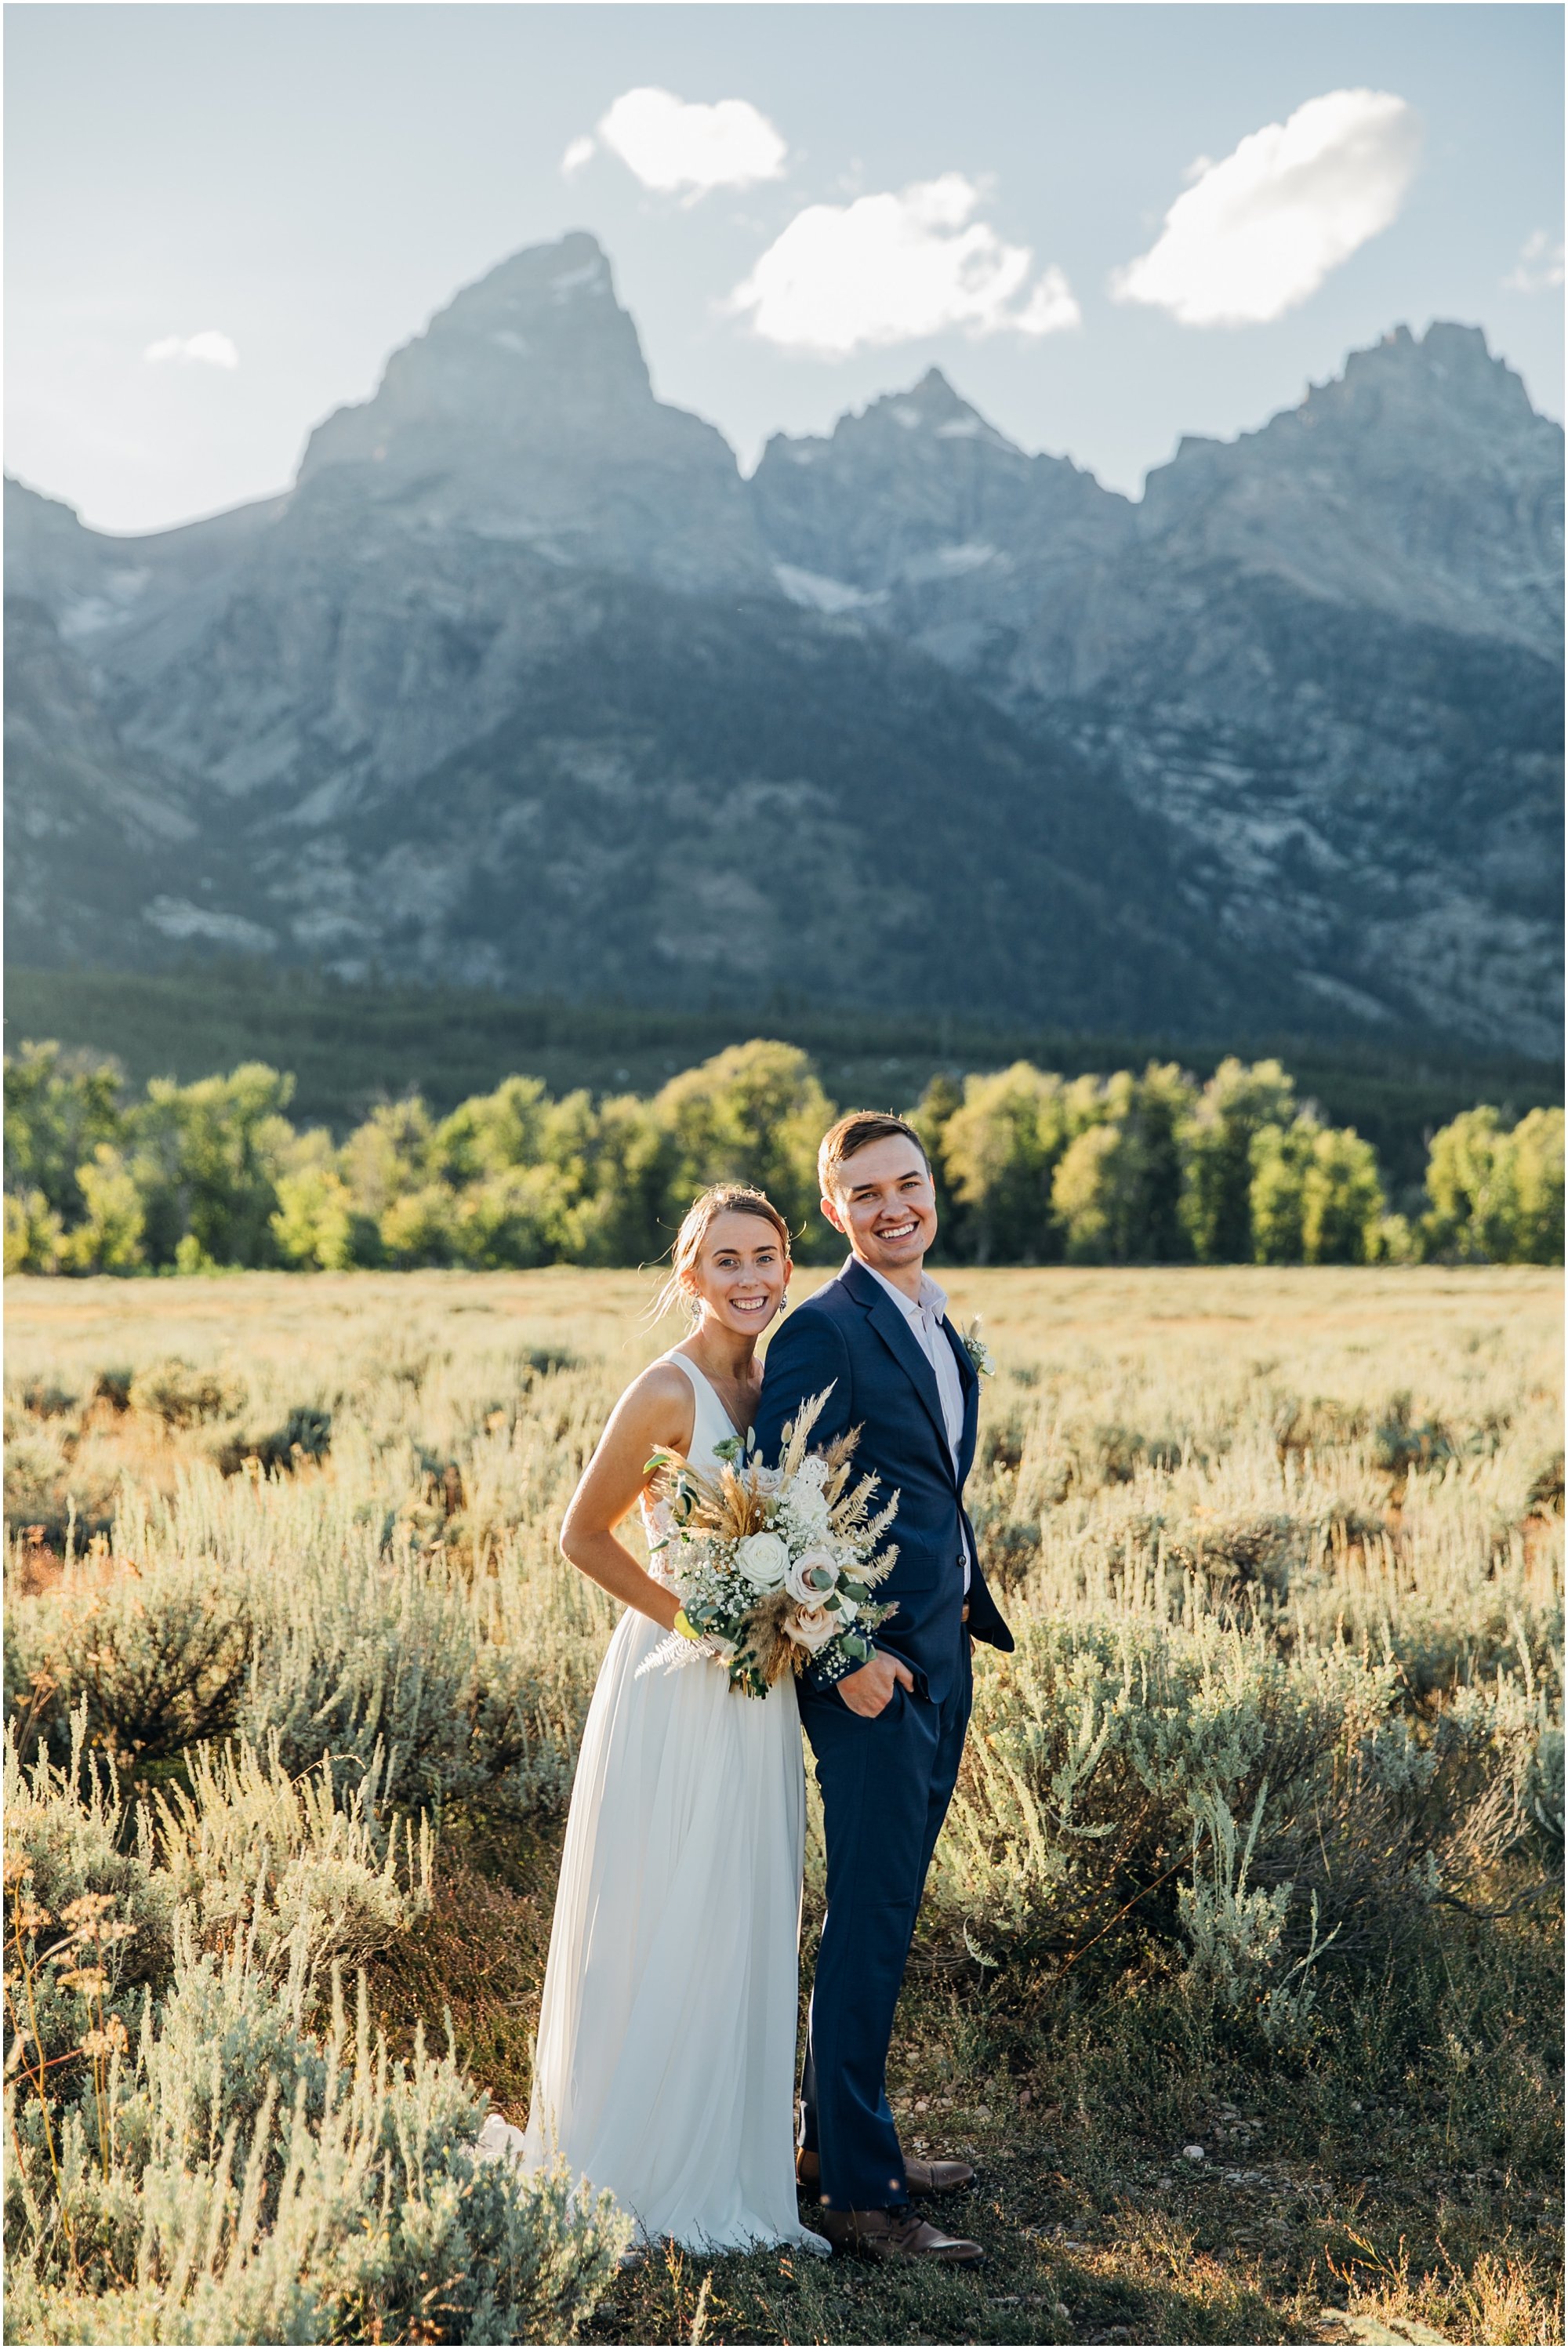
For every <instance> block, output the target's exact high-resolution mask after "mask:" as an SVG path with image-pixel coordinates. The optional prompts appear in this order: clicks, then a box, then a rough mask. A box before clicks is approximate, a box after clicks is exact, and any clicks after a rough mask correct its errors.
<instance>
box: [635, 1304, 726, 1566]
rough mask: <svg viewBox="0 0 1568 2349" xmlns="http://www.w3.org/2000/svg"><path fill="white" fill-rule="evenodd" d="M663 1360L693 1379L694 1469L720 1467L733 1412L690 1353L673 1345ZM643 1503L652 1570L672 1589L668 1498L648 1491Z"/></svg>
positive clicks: (690, 1457) (691, 1456) (671, 1527)
mask: <svg viewBox="0 0 1568 2349" xmlns="http://www.w3.org/2000/svg"><path fill="white" fill-rule="evenodd" d="M662 1359H663V1360H664V1361H666V1362H676V1363H677V1364H678V1365H679V1367H680V1368H681V1369H682V1370H683V1371H685V1372H686V1377H687V1378H688V1379H689V1380H690V1381H691V1391H692V1398H693V1401H694V1402H695V1403H696V1418H695V1419H694V1421H693V1423H692V1432H691V1443H690V1444H689V1445H688V1447H687V1450H686V1458H687V1459H688V1460H689V1461H690V1462H691V1464H692V1466H693V1467H694V1468H700V1469H703V1470H707V1469H710V1468H716V1467H717V1465H718V1454H717V1445H719V1444H726V1443H728V1442H729V1441H730V1440H731V1439H732V1438H733V1437H734V1434H735V1427H734V1425H733V1423H732V1422H731V1420H730V1416H729V1413H727V1411H726V1409H725V1407H724V1405H723V1404H722V1403H721V1402H720V1401H719V1399H718V1396H717V1393H716V1392H715V1391H714V1389H713V1388H712V1387H711V1386H710V1385H709V1383H708V1381H707V1379H706V1378H705V1377H704V1376H703V1373H702V1372H701V1371H699V1370H698V1368H697V1366H696V1363H695V1362H694V1361H692V1359H691V1357H690V1355H689V1354H683V1353H682V1352H681V1351H680V1350H679V1349H678V1348H672V1349H671V1350H670V1351H669V1352H668V1353H667V1354H665V1356H664V1357H663V1358H662ZM640 1506H641V1508H642V1513H643V1530H644V1532H645V1534H646V1536H647V1538H648V1572H649V1573H650V1574H651V1575H652V1576H653V1578H654V1580H655V1582H662V1583H664V1584H665V1586H666V1588H668V1587H669V1586H671V1584H672V1583H673V1580H674V1578H673V1576H672V1575H671V1573H670V1569H669V1559H670V1556H671V1552H670V1549H669V1548H668V1547H667V1545H668V1543H669V1539H670V1536H671V1534H672V1533H673V1531H674V1524H673V1520H672V1519H671V1516H670V1506H669V1503H668V1502H667V1501H665V1500H658V1501H655V1500H651V1499H650V1498H649V1496H648V1495H647V1494H646V1493H645V1494H644V1495H643V1498H642V1502H641V1504H640ZM661 1543H663V1544H665V1545H666V1547H663V1548H661V1547H657V1545H659V1544H661Z"/></svg>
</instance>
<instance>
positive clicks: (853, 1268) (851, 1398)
mask: <svg viewBox="0 0 1568 2349" xmlns="http://www.w3.org/2000/svg"><path fill="white" fill-rule="evenodd" d="M942 1326H943V1330H944V1335H945V1337H946V1340H947V1342H948V1344H949V1345H950V1346H951V1347H952V1349H953V1352H954V1360H955V1361H956V1362H957V1365H958V1376H959V1380H960V1381H961V1383H962V1386H963V1390H964V1433H963V1435H962V1437H961V1439H960V1442H959V1446H958V1470H957V1474H956V1475H954V1466H953V1454H952V1450H951V1448H950V1446H949V1444H948V1441H947V1428H946V1423H945V1422H944V1418H943V1413H942V1398H941V1396H940V1395H939V1393H938V1392H937V1386H936V1373H935V1372H934V1370H933V1369H932V1367H931V1364H930V1362H929V1361H927V1360H926V1357H925V1355H924V1353H923V1350H922V1349H921V1345H920V1342H919V1340H918V1339H917V1338H916V1337H915V1335H914V1333H913V1330H911V1328H910V1326H909V1323H908V1322H907V1320H906V1319H904V1317H903V1314H902V1313H901V1312H900V1311H899V1309H898V1307H897V1306H896V1305H895V1304H894V1303H893V1301H892V1298H891V1297H890V1296H889V1295H888V1293H887V1291H886V1289H884V1288H883V1287H882V1283H881V1282H880V1281H879V1280H876V1279H874V1278H872V1275H871V1274H870V1273H869V1272H868V1271H867V1270H866V1268H865V1267H864V1266H863V1265H862V1264H860V1263H858V1262H857V1261H856V1259H855V1258H854V1257H851V1258H850V1260H849V1262H848V1264H846V1265H845V1267H844V1268H843V1270H842V1272H841V1273H840V1274H839V1276H838V1278H837V1279H835V1280H830V1281H829V1282H828V1284H827V1286H826V1287H825V1288H820V1289H819V1290H818V1292H817V1294H816V1296H815V1297H812V1298H809V1299H807V1301H806V1302H805V1303H804V1304H803V1305H801V1306H799V1308H798V1309H797V1310H796V1311H795V1312H794V1313H793V1314H791V1316H790V1317H789V1320H787V1321H785V1322H784V1323H782V1324H781V1326H780V1327H779V1329H778V1330H776V1331H775V1333H774V1335H773V1337H772V1339H771V1340H770V1341H769V1348H768V1359H767V1364H766V1368H765V1373H764V1377H763V1383H762V1395H761V1399H760V1401H759V1402H758V1408H757V1419H756V1436H757V1448H758V1451H759V1452H760V1453H761V1454H762V1456H763V1458H764V1459H765V1460H769V1461H772V1460H776V1459H777V1458H778V1457H779V1453H780V1451H781V1450H782V1448H783V1431H784V1423H785V1422H786V1421H787V1420H790V1419H793V1417H794V1416H795V1413H796V1412H797V1411H798V1410H799V1407H800V1404H801V1403H802V1402H806V1401H809V1400H810V1397H811V1396H812V1395H816V1394H820V1393H821V1392H823V1390H824V1389H831V1392H830V1394H829V1396H828V1401H827V1402H826V1404H825V1406H824V1407H823V1411H822V1415H821V1417H820V1419H819V1420H818V1422H817V1423H816V1426H815V1428H814V1429H813V1430H812V1433H811V1444H812V1447H813V1449H815V1448H816V1447H817V1446H818V1445H820V1444H827V1443H829V1442H830V1440H831V1439H832V1437H834V1436H835V1435H841V1434H844V1433H846V1432H847V1431H848V1430H849V1429H851V1428H852V1427H858V1428H859V1429H860V1430H861V1437H860V1443H859V1445H858V1447H857V1450H856V1453H855V1466H856V1468H857V1469H858V1470H861V1471H864V1470H867V1469H870V1470H872V1472H873V1473H874V1474H875V1475H876V1476H877V1477H878V1478H879V1479H880V1481H881V1486H882V1489H881V1492H880V1493H879V1495H877V1499H876V1501H875V1502H874V1503H873V1505H872V1506H874V1507H882V1506H885V1505H886V1503H887V1502H888V1501H890V1500H891V1499H892V1495H893V1494H894V1492H895V1491H896V1492H897V1494H898V1495H899V1504H898V1516H897V1518H896V1520H895V1522H894V1524H893V1526H892V1529H891V1531H890V1533H889V1534H888V1537H887V1538H888V1540H889V1541H892V1542H894V1543H896V1544H897V1547H898V1562H897V1564H896V1565H895V1566H894V1568H893V1569H892V1573H891V1574H890V1575H889V1576H888V1578H887V1579H886V1580H885V1581H884V1582H882V1583H881V1584H880V1585H879V1586H878V1588H877V1598H878V1599H879V1600H882V1601H883V1602H886V1601H888V1600H890V1599H891V1600H893V1601H895V1602H896V1606H897V1612H896V1613H895V1614H893V1615H891V1616H890V1617H889V1618H888V1619H887V1621H886V1622H885V1623H883V1624H882V1626H881V1628H880V1629H879V1630H877V1631H876V1633H875V1634H874V1637H875V1640H876V1643H877V1645H878V1647H880V1648H887V1649H889V1650H891V1651H892V1653H893V1654H894V1655H896V1656H899V1657H902V1659H903V1661H904V1662H905V1663H906V1664H908V1666H909V1667H910V1670H911V1671H913V1674H914V1678H915V1685H916V1687H917V1688H918V1689H919V1691H920V1693H921V1694H922V1695H923V1697H926V1698H927V1699H929V1701H930V1702H932V1703H934V1704H941V1703H942V1702H943V1701H944V1698H945V1697H946V1695H947V1692H948V1690H949V1688H950V1686H951V1685H952V1682H953V1680H954V1675H955V1673H956V1671H957V1670H958V1666H959V1663H960V1661H961V1656H962V1652H963V1630H964V1628H967V1630H969V1631H970V1633H971V1634H972V1635H973V1637H974V1638H975V1639H976V1640H988V1641H989V1642H990V1644H991V1645H992V1646H993V1647H995V1648H1004V1649H1011V1647H1012V1645H1013V1635H1012V1633H1011V1632H1010V1631H1009V1630H1008V1629H1007V1626H1006V1623H1004V1621H1003V1620H1002V1618H1001V1616H1000V1614H999V1613H998V1612H997V1609H996V1604H995V1600H994V1599H993V1598H992V1596H991V1593H990V1592H989V1590H988V1589H987V1588H985V1576H984V1575H983V1574H982V1573H981V1571H980V1565H979V1557H978V1551H977V1548H976V1545H975V1537H974V1532H973V1529H972V1528H971V1526H970V1524H969V1520H968V1517H967V1516H966V1515H965V1509H964V1497H963V1488H964V1480H965V1477H966V1476H967V1475H968V1474H969V1470H970V1466H971V1464H972V1463H973V1461H974V1458H975V1425H976V1422H977V1418H978V1404H979V1387H980V1381H979V1379H978V1377H977V1376H976V1374H975V1366H974V1364H973V1363H972V1362H971V1361H970V1360H969V1356H968V1354H967V1352H966V1351H965V1347H964V1343H963V1340H961V1339H960V1338H959V1336H958V1335H957V1332H956V1331H955V1330H954V1328H953V1326H952V1324H951V1323H950V1322H947V1321H944V1323H943V1325H942ZM965 1540H967V1542H968V1546H969V1555H970V1557H972V1558H974V1560H975V1565H974V1568H973V1572H972V1576H971V1579H970V1587H969V1593H968V1607H969V1621H968V1624H967V1627H964V1626H963V1624H962V1615H963V1609H964V1606H965V1591H964V1568H963V1562H962V1561H963V1557H964V1545H965ZM806 1677H807V1680H808V1682H810V1685H811V1686H813V1687H815V1688H818V1689H820V1688H822V1687H824V1686H825V1685H826V1684H827V1680H828V1676H827V1675H826V1674H821V1673H818V1672H815V1671H810V1672H808V1674H807V1676H806Z"/></svg>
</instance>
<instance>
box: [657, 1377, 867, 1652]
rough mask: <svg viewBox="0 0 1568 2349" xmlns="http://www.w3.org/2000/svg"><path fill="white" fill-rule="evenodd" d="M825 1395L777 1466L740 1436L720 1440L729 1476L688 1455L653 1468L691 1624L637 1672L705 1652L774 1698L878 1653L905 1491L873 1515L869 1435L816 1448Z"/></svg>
mask: <svg viewBox="0 0 1568 2349" xmlns="http://www.w3.org/2000/svg"><path fill="white" fill-rule="evenodd" d="M829 1392H831V1390H829ZM827 1400H828V1395H827V1393H823V1394H820V1395H815V1396H813V1397H812V1399H811V1401H810V1402H807V1403H804V1404H802V1406H801V1408H800V1410H799V1413H797V1415H796V1417H795V1419H794V1421H793V1422H792V1423H791V1424H790V1425H789V1427H787V1428H786V1430H785V1436H786V1443H785V1447H784V1455H783V1458H782V1459H781V1460H780V1461H779V1465H778V1467H777V1468H768V1467H765V1466H764V1465H763V1464H762V1463H761V1461H759V1460H758V1459H757V1458H756V1457H755V1456H754V1455H747V1454H746V1453H745V1447H744V1446H743V1445H742V1444H741V1441H740V1438H739V1437H738V1436H736V1437H735V1438H734V1439H733V1440H732V1441H731V1442H729V1443H727V1444H720V1445H719V1446H718V1447H717V1449H718V1453H719V1456H720V1460H721V1463H722V1464H721V1466H720V1467H719V1468H718V1470H717V1474H711V1475H703V1474H701V1473H700V1472H699V1471H698V1470H696V1469H695V1468H694V1467H693V1466H692V1465H691V1464H690V1462H689V1461H687V1460H684V1459H683V1458H682V1457H681V1456H680V1454H678V1453H674V1452H664V1451H660V1452H655V1454H654V1456H653V1458H652V1460H650V1461H649V1463H648V1473H649V1474H650V1475H655V1474H656V1475H657V1478H658V1485H659V1490H660V1497H661V1498H663V1499H664V1500H665V1501H666V1502H667V1505H668V1509H669V1518H670V1523H671V1526H672V1528H673V1530H672V1532H671V1534H670V1536H669V1537H668V1540H667V1541H665V1542H657V1543H655V1545H654V1547H655V1549H665V1548H669V1547H673V1548H674V1550H675V1557H674V1558H673V1560H672V1561H671V1563H672V1566H673V1569H674V1571H673V1580H674V1584H675V1588H676V1592H677V1593H678V1595H679V1598H680V1602H681V1617H680V1628H679V1629H677V1630H676V1631H674V1632H672V1633H671V1635H670V1637H669V1638H668V1639H667V1640H662V1641H661V1642H660V1644H659V1646H658V1647H656V1648H655V1650H654V1651H653V1652H652V1654H651V1655H648V1656H646V1657H645V1658H644V1660H643V1661H642V1663H641V1664H640V1665H639V1666H638V1668H637V1670H638V1673H639V1676H640V1675H641V1674H642V1673H643V1672H647V1671H653V1669H654V1668H655V1665H658V1664H663V1665H664V1666H665V1667H666V1669H668V1670H670V1671H674V1670H676V1668H677V1667H678V1666H680V1665H683V1664H688V1663H696V1662H699V1661H702V1659H703V1658H704V1657H705V1656H706V1657H711V1658H714V1659H716V1660H717V1661H719V1662H722V1663H723V1664H724V1665H725V1667H726V1669H727V1671H728V1674H729V1685H730V1687H731V1688H732V1689H738V1690H740V1691H741V1692H743V1693H744V1694H746V1695H747V1696H766V1695H767V1693H768V1692H769V1689H770V1688H771V1687H772V1685H773V1683H774V1682H775V1681H777V1680H781V1679H782V1678H783V1676H784V1674H785V1673H786V1672H787V1671H796V1672H800V1671H804V1670H805V1669H806V1666H807V1663H808V1662H809V1661H813V1660H814V1661H816V1663H817V1665H818V1666H819V1668H821V1667H823V1666H826V1667H828V1668H829V1669H830V1671H831V1675H832V1677H833V1678H835V1679H841V1678H842V1676H843V1674H844V1673H845V1672H850V1671H855V1670H856V1668H857V1667H858V1666H859V1665H861V1664H863V1663H864V1662H865V1661H867V1659H868V1658H869V1657H870V1655H871V1652H872V1645H871V1641H870V1640H869V1639H867V1637H866V1633H867V1632H868V1631H870V1630H875V1628H876V1626H877V1625H878V1624H879V1623H882V1622H885V1620H886V1619H887V1618H888V1617H889V1616H890V1615H891V1614H892V1612H893V1611H894V1610H893V1608H892V1606H889V1605H882V1604H880V1603H879V1602H878V1601H877V1600H876V1599H874V1598H873V1596H872V1593H873V1592H874V1591H875V1589H876V1587H877V1585H878V1583H879V1582H881V1581H882V1579H883V1578H884V1576H886V1575H887V1574H889V1573H891V1571H892V1566H893V1561H894V1560H895V1558H896V1557H897V1556H898V1552H897V1550H896V1549H894V1548H891V1547H890V1548H888V1549H885V1550H882V1551H881V1552H879V1551H878V1548H877V1544H878V1543H879V1542H880V1541H881V1539H882V1535H883V1534H884V1533H885V1532H886V1531H887V1528H888V1526H890V1525H891V1524H892V1520H893V1517H894V1516H895V1515H896V1514H897V1510H898V1499H899V1496H898V1495H897V1494H896V1493H895V1494H894V1495H893V1496H892V1500H891V1501H890V1502H889V1503H888V1505H887V1506H886V1507H885V1508H884V1509H882V1511H881V1512H880V1513H879V1514H878V1515H877V1516H872V1498H873V1496H874V1495H875V1493H876V1490H877V1479H876V1478H875V1477H874V1476H869V1475H868V1476H862V1477H861V1478H860V1480H859V1482H858V1483H856V1484H855V1485H852V1486H851V1482H850V1464H851V1456H852V1454H853V1453H854V1448H855V1443H856V1439H857V1436H858V1434H859V1430H858V1429H852V1430H851V1432H850V1433H848V1434H847V1435H839V1436H835V1437H834V1439H833V1441H832V1443H831V1444H829V1445H828V1446H827V1448H826V1450H825V1451H821V1452H810V1451H808V1449H807V1444H808V1441H809V1439H810V1433H811V1430H812V1428H813V1427H814V1426H815V1424H816V1423H817V1420H818V1418H819V1417H820V1413H821V1410H822V1406H823V1404H824V1403H825V1402H827Z"/></svg>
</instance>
